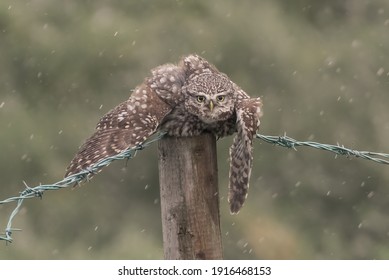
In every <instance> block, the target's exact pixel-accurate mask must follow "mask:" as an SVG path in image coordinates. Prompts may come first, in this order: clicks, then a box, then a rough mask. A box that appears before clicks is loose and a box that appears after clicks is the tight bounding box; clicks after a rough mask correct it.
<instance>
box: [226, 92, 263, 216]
mask: <svg viewBox="0 0 389 280" xmlns="http://www.w3.org/2000/svg"><path fill="white" fill-rule="evenodd" d="M261 106H262V102H261V100H260V99H259V98H250V99H242V100H241V101H240V102H238V104H237V109H236V125H237V134H236V136H235V138H234V143H233V144H232V146H231V149H230V158H231V163H230V185H229V194H228V201H229V203H230V210H231V213H232V214H236V213H238V212H239V210H240V208H242V206H243V203H244V202H245V200H246V197H247V192H248V189H249V180H250V175H251V168H252V164H253V137H254V134H255V133H256V131H257V129H258V127H259V123H260V122H259V118H260V117H261V116H262V111H261Z"/></svg>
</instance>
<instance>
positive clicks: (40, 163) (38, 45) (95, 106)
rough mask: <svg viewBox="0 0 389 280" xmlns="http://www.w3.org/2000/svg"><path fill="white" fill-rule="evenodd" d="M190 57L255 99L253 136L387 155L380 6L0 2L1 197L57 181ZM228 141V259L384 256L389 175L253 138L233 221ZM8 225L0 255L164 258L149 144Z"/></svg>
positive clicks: (384, 8) (386, 21) (27, 206)
mask: <svg viewBox="0 0 389 280" xmlns="http://www.w3.org/2000/svg"><path fill="white" fill-rule="evenodd" d="M189 53H198V54H200V55H202V56H203V57H205V58H206V59H208V60H209V61H210V62H212V63H214V64H215V65H216V66H217V67H218V68H219V69H220V70H221V71H222V72H224V73H226V74H227V75H228V76H229V77H230V78H231V79H232V80H233V81H235V82H236V83H237V84H238V85H240V86H241V87H242V88H243V89H244V90H246V91H247V92H248V93H249V94H250V95H251V96H261V97H262V98H263V101H264V112H265V114H264V116H263V118H262V125H261V131H260V132H261V133H262V134H267V135H281V134H284V132H286V133H287V134H288V135H289V136H291V137H293V138H297V139H300V140H313V141H318V142H322V143H332V144H336V143H340V144H343V145H345V146H346V147H350V148H354V149H359V150H368V151H377V152H389V145H388V139H389V2H388V1H387V0H370V1H353V0H345V1H337V0H327V1H323V0H316V1H309V0H299V1H282V0H278V1H275V0H264V1H232V0H227V1H225V0H223V1H222V0H216V1H205V0H204V1H176V0H174V1H173V0H167V1H101V0H94V1H75V0H67V1H53V0H31V1H11V0H2V1H1V2H0V147H1V149H0V151H1V152H0V174H1V187H0V200H2V199H5V198H8V197H11V196H14V195H16V194H17V193H18V192H19V191H21V190H22V189H23V187H24V185H23V181H25V182H26V183H27V184H28V185H29V186H36V185H38V184H40V183H53V182H56V181H58V180H59V179H61V178H62V176H63V174H64V171H65V168H66V167H67V165H68V163H69V162H70V160H71V159H72V157H73V155H74V154H75V152H76V151H77V149H78V146H79V145H80V144H81V143H82V142H83V141H84V140H85V139H86V138H87V137H88V136H89V135H91V133H92V132H93V130H94V127H95V125H96V123H97V122H98V120H99V118H100V117H101V116H102V115H104V114H105V113H106V112H107V111H108V110H109V109H111V108H112V107H114V106H115V105H117V104H118V103H120V102H121V101H124V100H126V99H127V98H128V95H129V93H130V92H131V90H132V89H134V88H135V87H136V86H137V85H138V84H140V83H141V82H142V81H143V79H144V78H145V77H146V76H147V75H149V70H150V69H151V68H153V67H155V66H157V65H160V64H163V63H167V62H177V61H178V60H179V59H180V57H181V56H183V55H186V54H189ZM231 142H232V137H229V138H226V139H222V140H220V141H219V144H218V156H219V181H220V197H221V220H222V233H223V245H224V256H225V258H226V259H388V258H389V169H388V166H385V165H380V164H377V163H373V162H369V161H365V160H362V159H355V158H349V159H348V158H345V157H337V158H335V157H334V155H332V154H329V153H326V152H321V151H316V150H312V149H308V148H300V149H299V151H298V152H295V151H293V150H286V149H284V148H280V147H274V146H272V145H269V144H265V143H263V142H261V141H260V140H256V142H255V162H254V170H253V173H252V180H251V186H250V192H249V196H248V199H247V202H246V204H245V206H244V208H243V210H242V211H241V212H240V214H239V215H234V216H231V215H230V214H229V211H228V204H227V199H226V195H227V184H228V182H227V177H228V148H229V146H230V144H231ZM14 206H15V204H6V205H2V206H0V227H1V228H0V231H1V230H3V229H4V228H5V226H6V224H7V221H8V217H9V215H10V213H11V211H12V210H13V208H14ZM13 226H14V227H16V228H21V229H22V231H21V232H15V233H14V234H13V238H14V239H15V241H14V243H12V244H11V245H9V246H6V244H5V242H1V243H0V258H1V259H161V258H163V249H162V248H163V247H162V234H161V222H160V201H159V190H158V168H157V153H156V145H154V146H153V147H150V148H148V149H146V150H144V151H142V152H139V153H138V155H137V157H136V158H135V159H133V160H130V161H129V162H128V163H127V164H126V163H125V162H124V161H120V162H115V163H114V164H112V165H110V166H109V167H108V168H106V169H105V170H104V171H103V172H102V173H100V174H99V175H98V176H96V177H94V179H93V180H92V181H91V182H89V183H88V184H86V185H84V186H83V187H81V188H76V189H73V190H70V189H65V190H60V191H55V192H46V193H45V194H44V197H43V199H42V200H39V199H33V200H29V201H26V202H25V203H24V204H23V208H22V210H21V212H20V213H19V214H18V216H17V217H16V218H15V220H14V224H13Z"/></svg>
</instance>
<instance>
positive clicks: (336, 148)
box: [256, 134, 389, 164]
mask: <svg viewBox="0 0 389 280" xmlns="http://www.w3.org/2000/svg"><path fill="white" fill-rule="evenodd" d="M256 138H258V139H261V140H263V141H265V142H266V143H270V144H274V145H278V146H281V147H285V148H290V149H294V150H297V149H296V147H299V146H306V147H311V148H315V149H319V150H324V151H328V152H332V153H335V154H336V155H341V156H347V157H349V156H355V157H358V158H363V159H367V160H372V161H374V162H377V163H382V164H389V161H388V160H384V159H382V158H389V154H384V153H375V152H367V151H357V150H352V149H349V148H346V147H344V146H343V145H342V146H340V145H330V144H322V143H317V142H312V141H304V142H302V141H297V140H295V139H293V138H291V137H288V136H286V135H284V136H266V135H261V134H257V135H256Z"/></svg>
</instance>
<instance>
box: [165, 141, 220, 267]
mask: <svg viewBox="0 0 389 280" xmlns="http://www.w3.org/2000/svg"><path fill="white" fill-rule="evenodd" d="M158 154H159V157H158V158H159V181H160V193H161V212H162V230H163V246H164V255H165V259H181V260H191V259H222V258H223V252H222V242H221V231H220V213H219V191H218V174H217V157H216V139H215V136H214V135H212V134H203V135H200V136H196V137H183V138H176V137H164V138H162V139H161V140H159V142H158Z"/></svg>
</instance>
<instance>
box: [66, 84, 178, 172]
mask: <svg viewBox="0 0 389 280" xmlns="http://www.w3.org/2000/svg"><path fill="white" fill-rule="evenodd" d="M171 110H172V107H171V106H170V105H169V104H167V103H166V102H165V101H163V100H162V99H161V98H160V97H159V96H158V95H157V94H156V93H155V89H152V88H151V87H150V86H149V85H148V84H147V83H144V84H142V85H141V86H140V87H138V88H137V89H136V90H135V92H134V93H133V94H132V95H131V97H130V98H129V99H128V100H127V101H125V102H123V103H121V104H119V105H118V106H117V107H115V108H114V109H112V110H111V111H109V112H108V113H107V114H106V115H105V116H104V117H103V118H102V119H101V120H100V122H99V123H98V124H97V127H96V132H95V133H94V134H93V135H92V136H91V137H90V138H89V139H87V140H86V142H85V143H84V144H83V145H82V146H81V148H80V150H79V151H78V153H77V154H76V155H75V157H74V158H73V160H72V161H71V163H70V165H69V167H68V168H67V170H66V174H65V177H67V176H69V175H72V174H76V173H78V172H80V171H81V170H84V169H87V168H88V167H90V166H92V165H93V164H96V163H97V162H99V161H100V160H102V159H104V158H107V157H110V156H113V155H116V154H119V153H120V152H122V151H124V150H126V149H128V148H131V147H134V146H136V145H139V144H141V143H142V142H144V141H145V140H146V139H147V138H148V137H149V136H150V135H152V134H153V133H155V131H156V130H157V128H158V125H159V124H160V123H161V121H162V119H163V118H164V117H165V116H166V115H167V114H168V113H169V112H170V111H171Z"/></svg>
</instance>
